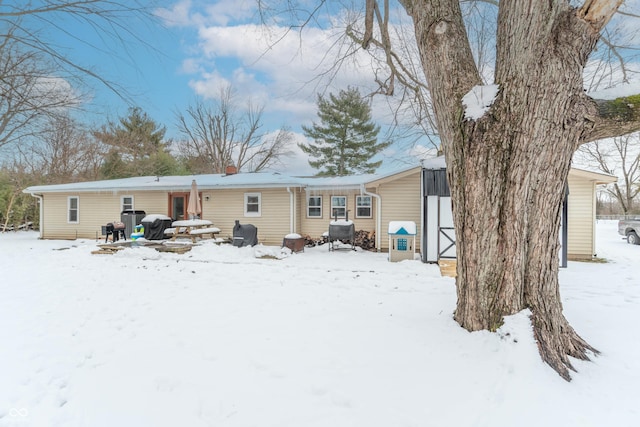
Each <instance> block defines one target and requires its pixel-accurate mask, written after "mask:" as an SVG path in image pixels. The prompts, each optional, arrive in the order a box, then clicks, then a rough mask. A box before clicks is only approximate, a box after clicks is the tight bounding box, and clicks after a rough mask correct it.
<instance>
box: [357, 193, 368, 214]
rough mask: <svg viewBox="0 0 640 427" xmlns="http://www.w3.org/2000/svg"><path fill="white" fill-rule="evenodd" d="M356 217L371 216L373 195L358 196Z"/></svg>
mask: <svg viewBox="0 0 640 427" xmlns="http://www.w3.org/2000/svg"><path fill="white" fill-rule="evenodd" d="M356 218H371V196H356Z"/></svg>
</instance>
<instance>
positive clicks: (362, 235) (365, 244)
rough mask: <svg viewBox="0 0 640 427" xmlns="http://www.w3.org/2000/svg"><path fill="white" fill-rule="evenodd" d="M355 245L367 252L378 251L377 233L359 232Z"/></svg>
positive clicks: (357, 232)
mask: <svg viewBox="0 0 640 427" xmlns="http://www.w3.org/2000/svg"><path fill="white" fill-rule="evenodd" d="M354 245H355V246H360V247H361V248H362V249H364V250H365V251H373V250H375V249H376V232H375V231H366V230H359V231H356V237H355V239H354Z"/></svg>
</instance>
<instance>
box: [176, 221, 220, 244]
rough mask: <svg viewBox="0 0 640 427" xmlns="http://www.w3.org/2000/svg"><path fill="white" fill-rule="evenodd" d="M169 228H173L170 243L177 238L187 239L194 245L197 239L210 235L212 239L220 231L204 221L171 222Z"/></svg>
mask: <svg viewBox="0 0 640 427" xmlns="http://www.w3.org/2000/svg"><path fill="white" fill-rule="evenodd" d="M171 227H172V228H173V236H172V237H171V241H175V240H176V239H179V238H188V239H191V241H192V242H193V243H195V242H196V239H197V238H198V237H204V236H205V235H207V234H210V235H211V238H214V237H215V235H216V234H218V233H220V229H219V228H218V227H213V222H211V221H209V220H206V219H185V220H180V221H173V222H172V223H171ZM165 231H166V230H165Z"/></svg>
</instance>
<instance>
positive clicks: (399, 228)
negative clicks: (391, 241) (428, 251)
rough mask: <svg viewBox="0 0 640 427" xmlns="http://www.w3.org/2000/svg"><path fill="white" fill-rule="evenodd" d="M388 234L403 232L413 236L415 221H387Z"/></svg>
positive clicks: (414, 233)
mask: <svg viewBox="0 0 640 427" xmlns="http://www.w3.org/2000/svg"><path fill="white" fill-rule="evenodd" d="M388 233H389V234H405V235H410V236H415V235H416V234H417V233H416V223H415V222H413V221H389V231H388Z"/></svg>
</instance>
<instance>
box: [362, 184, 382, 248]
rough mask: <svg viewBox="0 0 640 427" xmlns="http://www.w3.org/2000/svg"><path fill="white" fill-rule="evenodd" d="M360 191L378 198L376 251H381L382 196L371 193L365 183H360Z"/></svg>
mask: <svg viewBox="0 0 640 427" xmlns="http://www.w3.org/2000/svg"><path fill="white" fill-rule="evenodd" d="M360 192H361V193H362V194H364V195H366V196H371V197H375V198H376V199H377V202H376V229H375V232H376V252H380V251H381V247H380V230H381V229H382V226H381V224H382V198H381V197H380V195H379V194H376V193H370V192H368V191H367V190H366V188H365V187H364V184H360Z"/></svg>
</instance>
